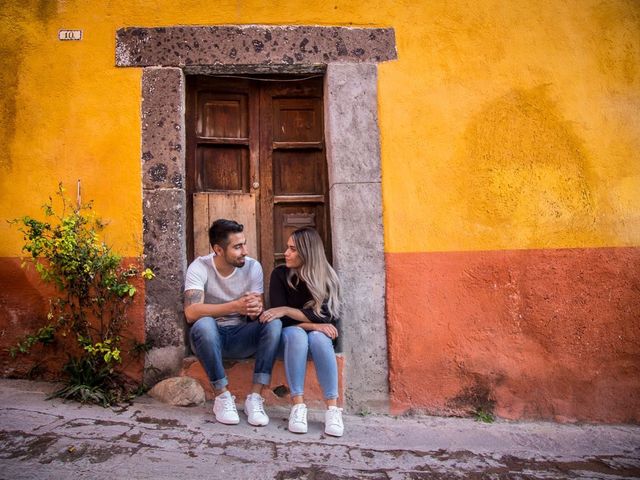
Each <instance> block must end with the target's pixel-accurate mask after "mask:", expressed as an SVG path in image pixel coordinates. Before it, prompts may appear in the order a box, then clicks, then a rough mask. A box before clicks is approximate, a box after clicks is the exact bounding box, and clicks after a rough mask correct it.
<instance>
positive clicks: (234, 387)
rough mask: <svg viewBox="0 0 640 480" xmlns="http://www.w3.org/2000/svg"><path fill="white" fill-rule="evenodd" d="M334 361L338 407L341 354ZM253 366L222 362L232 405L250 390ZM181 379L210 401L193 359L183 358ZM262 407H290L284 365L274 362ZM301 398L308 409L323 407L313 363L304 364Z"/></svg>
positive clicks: (209, 392) (250, 362)
mask: <svg viewBox="0 0 640 480" xmlns="http://www.w3.org/2000/svg"><path fill="white" fill-rule="evenodd" d="M336 359H337V361H338V392H339V395H340V398H339V399H338V404H339V405H340V406H342V403H343V401H344V382H343V372H344V358H343V356H342V354H339V353H338V354H336ZM253 364H254V361H253V359H252V358H249V359H246V360H227V361H225V371H226V373H227V378H228V379H229V387H228V388H229V390H230V391H231V393H232V394H233V395H235V396H236V402H237V403H238V404H241V403H242V401H244V397H245V395H246V394H247V393H248V392H249V391H250V390H251V379H252V377H253ZM181 375H182V376H187V377H191V378H195V379H196V380H198V381H199V382H200V384H201V385H202V387H203V388H204V391H205V394H206V396H207V400H211V399H212V398H213V388H212V387H211V383H209V379H208V378H207V374H206V373H205V371H204V368H202V365H201V364H200V362H199V361H198V359H197V358H196V357H195V356H191V357H185V359H184V360H183V362H182V372H181ZM263 396H264V398H265V404H266V405H277V406H288V405H289V404H290V399H289V387H288V386H287V378H286V376H285V373H284V362H283V361H281V360H276V363H275V365H274V366H273V374H272V377H271V386H270V389H269V390H268V391H265V392H263ZM304 397H305V403H306V404H307V406H308V407H309V408H313V409H320V408H323V407H324V400H323V395H322V390H321V388H320V384H319V383H318V378H317V376H316V370H315V367H314V364H313V361H311V360H309V361H308V362H307V376H306V379H305V384H304Z"/></svg>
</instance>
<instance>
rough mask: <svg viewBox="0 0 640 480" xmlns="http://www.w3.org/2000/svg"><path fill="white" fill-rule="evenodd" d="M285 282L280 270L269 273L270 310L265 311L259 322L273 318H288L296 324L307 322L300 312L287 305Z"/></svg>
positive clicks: (283, 274) (276, 269) (284, 276)
mask: <svg viewBox="0 0 640 480" xmlns="http://www.w3.org/2000/svg"><path fill="white" fill-rule="evenodd" d="M287 287H288V285H287V280H286V274H285V272H284V270H282V268H275V269H274V270H273V271H272V272H271V280H270V281H269V300H270V302H271V308H270V309H269V310H265V311H264V312H263V313H262V315H260V321H263V322H264V321H266V320H268V319H273V318H282V317H289V318H290V319H291V320H295V321H297V322H308V321H309V320H307V317H306V316H305V315H304V314H303V313H302V311H301V310H299V309H297V308H293V307H290V306H288V305H287Z"/></svg>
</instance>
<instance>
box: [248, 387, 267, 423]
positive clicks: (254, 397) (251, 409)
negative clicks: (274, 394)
mask: <svg viewBox="0 0 640 480" xmlns="http://www.w3.org/2000/svg"><path fill="white" fill-rule="evenodd" d="M244 413H245V414H246V415H247V421H248V422H249V423H250V424H251V425H253V426H255V427H263V426H265V425H266V424H268V423H269V417H267V414H266V412H265V411H264V398H262V396H261V395H260V394H259V393H251V394H249V395H247V399H246V400H245V401H244Z"/></svg>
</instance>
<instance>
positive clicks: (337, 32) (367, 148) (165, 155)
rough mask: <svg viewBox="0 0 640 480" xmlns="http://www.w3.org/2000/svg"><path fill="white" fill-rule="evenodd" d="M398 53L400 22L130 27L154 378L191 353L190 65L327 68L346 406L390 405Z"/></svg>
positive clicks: (124, 57)
mask: <svg viewBox="0 0 640 480" xmlns="http://www.w3.org/2000/svg"><path fill="white" fill-rule="evenodd" d="M395 58H396V48H395V36H394V31H393V29H381V28H346V27H320V26H266V25H247V26H229V25H225V26H196V27H166V28H137V27H136V28H133V27H132V28H123V29H120V30H118V32H117V34H116V66H118V67H140V68H143V73H142V112H141V129H142V139H141V140H142V149H141V158H142V189H143V190H142V193H143V198H142V202H143V239H144V255H145V263H146V265H147V266H149V267H151V268H153V270H154V271H155V272H156V279H155V280H154V281H153V282H149V283H148V285H147V290H146V306H145V334H146V338H147V340H149V341H150V342H151V343H152V345H153V346H152V348H151V350H150V351H149V352H148V353H147V356H146V361H145V381H146V382H147V384H152V383H155V382H156V381H158V380H160V379H162V378H165V377H167V376H170V375H174V374H176V373H178V372H179V371H180V370H181V368H182V360H183V358H184V356H185V353H186V345H185V323H184V317H183V312H182V287H183V285H184V275H185V272H186V268H187V256H186V231H185V225H186V222H185V219H186V201H185V185H184V181H185V180H184V179H185V152H186V140H185V75H189V74H204V75H207V74H228V75H238V74H243V73H244V74H247V73H252V74H255V73H285V74H286V73H291V74H293V73H295V74H300V73H307V72H308V73H318V72H322V73H323V74H324V121H325V141H326V148H327V166H328V170H329V193H330V210H331V213H330V215H331V230H332V242H333V259H334V261H333V263H334V267H335V268H336V270H337V272H338V275H339V276H340V278H341V280H342V283H343V290H344V300H345V311H344V314H343V322H342V325H341V331H342V339H343V341H342V354H343V355H344V365H345V366H344V377H345V378H344V379H345V399H344V400H345V406H346V407H347V408H348V409H349V410H351V411H356V410H358V409H360V408H363V407H366V408H367V409H369V410H373V411H386V410H387V405H388V398H389V397H388V394H389V384H388V362H387V335H386V320H385V312H386V309H385V264H384V244H383V227H382V195H381V176H380V135H379V128H378V107H377V66H376V64H377V63H379V62H383V61H388V60H393V59H395Z"/></svg>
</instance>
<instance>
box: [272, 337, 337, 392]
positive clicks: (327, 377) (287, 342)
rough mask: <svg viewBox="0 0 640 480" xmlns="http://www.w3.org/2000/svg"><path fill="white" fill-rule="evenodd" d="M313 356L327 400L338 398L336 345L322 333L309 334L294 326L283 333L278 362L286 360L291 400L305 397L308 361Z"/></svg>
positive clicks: (285, 368) (285, 365)
mask: <svg viewBox="0 0 640 480" xmlns="http://www.w3.org/2000/svg"><path fill="white" fill-rule="evenodd" d="M309 356H311V358H312V359H313V363H314V364H315V367H316V375H317V376H318V381H319V382H320V387H321V388H322V393H323V394H324V398H325V400H334V399H337V398H338V364H337V362H336V354H335V352H334V350H333V342H332V341H331V339H330V338H329V337H327V336H326V335H325V334H324V333H322V332H307V331H306V330H303V329H302V328H300V327H296V326H291V327H286V328H284V329H283V330H282V337H281V339H280V348H279V350H278V358H282V359H284V370H285V373H286V375H287V382H288V383H289V390H291V397H297V396H302V395H303V394H304V378H305V376H306V373H307V359H308V357H309Z"/></svg>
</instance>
